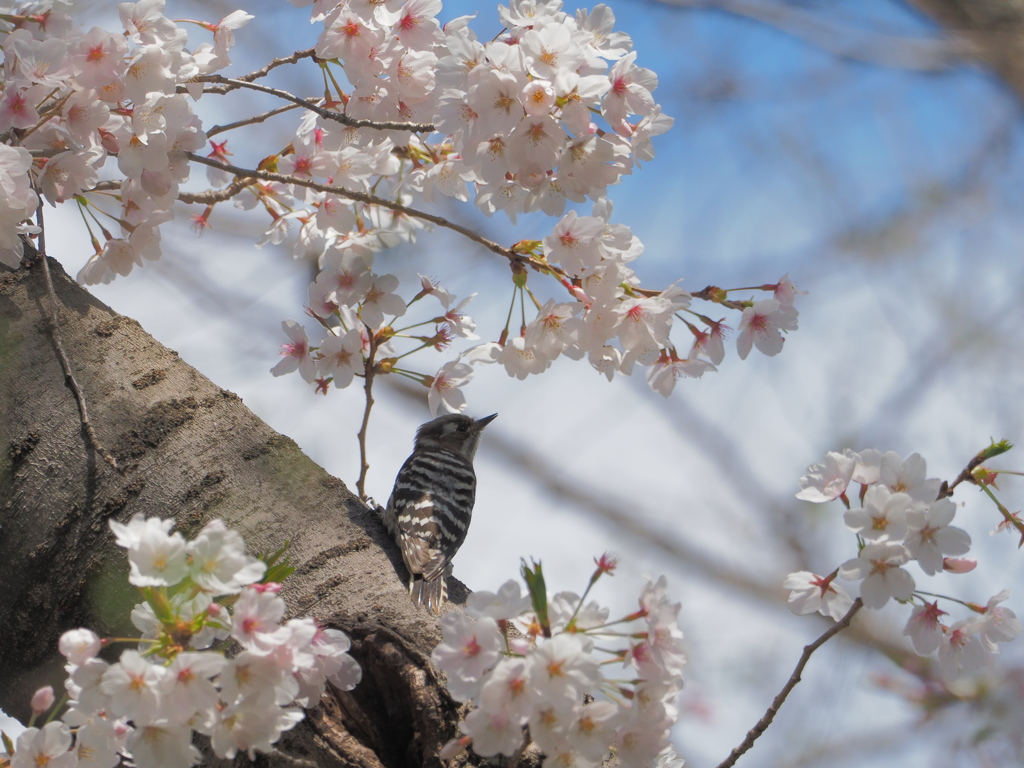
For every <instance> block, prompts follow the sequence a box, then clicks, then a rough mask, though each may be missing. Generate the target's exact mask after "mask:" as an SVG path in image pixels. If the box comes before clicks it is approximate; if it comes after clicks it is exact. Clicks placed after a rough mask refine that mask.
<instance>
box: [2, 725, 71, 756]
mask: <svg viewBox="0 0 1024 768" xmlns="http://www.w3.org/2000/svg"><path fill="white" fill-rule="evenodd" d="M70 749H71V732H70V731H69V730H68V727H67V726H66V725H64V723H62V722H61V721H59V720H54V721H53V722H50V723H47V724H46V725H44V726H43V727H42V728H26V729H25V730H24V731H22V732H21V733H20V734H19V735H18V738H17V740H16V741H15V745H14V757H12V758H11V768H38V766H47V768H74V766H75V765H76V763H77V759H76V756H75V753H74V752H71V751H69V750H70Z"/></svg>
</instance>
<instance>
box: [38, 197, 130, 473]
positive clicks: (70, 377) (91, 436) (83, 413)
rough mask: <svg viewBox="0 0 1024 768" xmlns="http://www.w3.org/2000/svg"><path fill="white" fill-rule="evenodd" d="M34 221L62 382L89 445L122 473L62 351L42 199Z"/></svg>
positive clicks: (51, 332)
mask: <svg viewBox="0 0 1024 768" xmlns="http://www.w3.org/2000/svg"><path fill="white" fill-rule="evenodd" d="M36 222H37V223H38V224H39V258H40V261H41V262H42V265H43V277H44V279H45V280H46V292H47V294H48V295H49V298H50V335H51V336H52V337H53V345H54V347H56V349H57V357H58V358H60V367H61V368H62V369H63V370H64V383H65V384H67V386H68V388H69V389H70V390H71V392H72V393H73V394H74V396H75V401H76V402H77V403H78V415H79V419H80V420H81V422H82V431H83V432H84V433H85V437H86V440H87V442H88V443H89V445H90V446H91V447H92V449H93V450H94V451H96V453H98V454H99V455H100V456H101V457H102V458H103V460H104V461H105V462H107V464H109V465H110V466H111V467H113V468H114V470H115V471H117V472H121V473H123V472H124V470H123V469H122V468H121V465H120V464H118V463H117V459H115V458H114V455H113V454H112V453H111V452H110V451H108V450H107V449H106V448H104V447H103V443H101V442H100V438H99V436H98V435H97V434H96V430H95V428H94V427H93V425H92V422H91V421H90V420H89V408H88V406H87V405H86V402H85V393H84V392H82V388H81V387H80V386H79V385H78V382H77V381H76V380H75V374H74V372H73V371H72V370H71V360H70V359H68V355H67V353H66V352H65V351H64V344H63V342H62V340H61V337H60V320H59V316H58V309H57V293H56V291H54V289H53V278H52V277H50V264H49V262H48V261H47V256H46V228H45V227H44V226H43V200H42V196H40V199H39V207H38V208H37V209H36Z"/></svg>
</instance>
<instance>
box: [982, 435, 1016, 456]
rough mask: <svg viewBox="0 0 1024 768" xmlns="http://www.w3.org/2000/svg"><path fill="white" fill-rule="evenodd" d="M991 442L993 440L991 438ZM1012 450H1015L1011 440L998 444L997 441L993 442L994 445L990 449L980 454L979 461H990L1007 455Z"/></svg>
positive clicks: (1001, 441)
mask: <svg viewBox="0 0 1024 768" xmlns="http://www.w3.org/2000/svg"><path fill="white" fill-rule="evenodd" d="M989 440H992V438H989ZM1011 448H1013V443H1011V442H1010V441H1009V440H1000V441H999V442H998V443H997V442H996V441H995V440H992V444H991V445H990V446H989V447H988V448H985V449H983V450H981V451H979V452H978V460H979V461H988V460H989V459H991V458H993V457H994V456H998V455H1000V454H1002V453H1006V452H1007V451H1009V450H1010V449H1011Z"/></svg>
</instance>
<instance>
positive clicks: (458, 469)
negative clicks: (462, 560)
mask: <svg viewBox="0 0 1024 768" xmlns="http://www.w3.org/2000/svg"><path fill="white" fill-rule="evenodd" d="M497 415H498V414H496V413H495V414H492V415H490V416H485V417H484V418H482V419H476V420H474V419H472V418H470V417H469V416H464V415H462V414H460V413H456V414H449V415H447V416H440V417H439V418H436V419H434V420H433V421H428V422H427V423H426V424H424V425H423V426H421V427H420V428H419V429H418V430H417V431H416V442H415V444H414V446H413V450H412V453H411V454H410V455H409V458H408V459H406V460H405V464H403V465H402V468H401V469H400V470H399V471H398V477H396V478H395V487H394V489H393V490H392V491H391V498H390V499H388V505H387V508H386V509H381V508H380V507H378V510H380V511H381V513H382V515H381V516H382V520H383V522H384V526H385V527H386V528H387V529H388V532H389V533H390V534H391V535H392V536H393V537H394V538H395V541H396V542H398V547H399V549H401V551H402V560H403V561H405V567H406V569H407V570H408V571H409V594H410V595H411V596H412V601H413V603H415V604H416V605H424V606H426V607H427V608H429V609H430V610H431V611H433V612H434V613H440V612H441V606H442V605H443V604H444V602H445V600H446V599H447V598H448V586H447V584H446V583H445V579H446V577H447V576H448V575H449V574H450V573H451V570H452V565H451V561H452V558H453V557H454V556H455V553H456V552H458V551H459V547H461V546H462V542H464V541H465V540H466V533H467V532H468V531H469V522H470V518H471V517H472V515H473V502H474V500H475V498H476V473H474V472H473V456H474V455H475V454H476V449H477V446H478V445H479V444H480V435H481V433H482V432H483V429H484V427H486V426H487V425H488V424H490V423H491V421H493V420H494V417H495V416H497Z"/></svg>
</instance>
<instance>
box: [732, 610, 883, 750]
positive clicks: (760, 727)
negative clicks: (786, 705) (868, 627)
mask: <svg viewBox="0 0 1024 768" xmlns="http://www.w3.org/2000/svg"><path fill="white" fill-rule="evenodd" d="M863 607H864V603H863V602H861V599H860V598H859V597H858V598H857V599H856V600H854V601H853V605H852V606H850V610H848V611H847V612H846V615H845V616H843V618H841V619H840V620H839V621H838V622H836V623H835V624H834V625H833V626H831V627H829V628H828V629H827V630H826V631H825V633H824V634H823V635H822V636H821V637H819V638H818V639H817V640H815V641H814V642H813V643H811V644H810V645H805V646H804V652H803V653H801V654H800V661H798V662H797V664H796V668H795V669H794V670H793V674H792V675H790V676H789V680H787V681H786V684H785V685H784V686H783V687H782V690H781V691H779V693H778V695H777V696H776V697H775V698H774V699H773V700H772V705H771V706H770V707H768V711H767V712H765V713H764V716H763V717H762V718H761V719H760V720H758V721H757V725H755V726H754V727H753V728H751V729H750V730H749V731H747V735H746V738H744V739H743V741H742V742H741V743H740V745H739V746H738V747H736V748H735V749H733V751H732V752H730V753H729V757H727V758H726V759H725V760H723V761H722V762H721V763H719V764H718V768H731V767H732V766H733V765H735V763H736V761H737V760H738V759H739V757H740V755H742V754H743V753H744V752H746V751H747V750H749V749H750V748H751V747H752V746H754V742H755V741H757V739H758V738H759V737H760V736H761V734H762V733H764V732H765V731H766V730H767V729H768V726H769V725H771V724H772V720H774V719H775V715H777V714H778V712H779V708H780V707H782V704H783V702H785V700H786V697H787V696H789V694H790V691H792V690H793V689H794V688H795V687H796V684H797V683H799V682H800V675H801V674H802V673H803V671H804V667H805V666H807V662H808V660H810V658H811V654H812V653H814V652H815V651H816V650H818V648H820V647H821V646H822V645H824V644H825V643H827V642H828V641H829V640H831V639H832V637H834V636H835V635H837V634H839V633H840V632H842V631H843V630H844V629H846V628H847V627H848V626H850V622H851V621H853V617H854V616H855V615H856V614H857V611H859V610H860V609H861V608H863Z"/></svg>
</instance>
